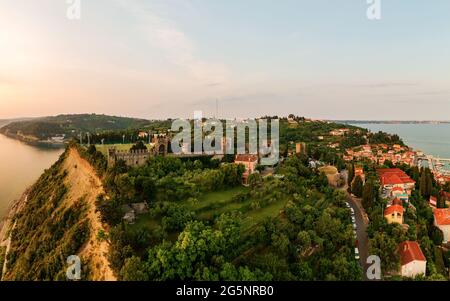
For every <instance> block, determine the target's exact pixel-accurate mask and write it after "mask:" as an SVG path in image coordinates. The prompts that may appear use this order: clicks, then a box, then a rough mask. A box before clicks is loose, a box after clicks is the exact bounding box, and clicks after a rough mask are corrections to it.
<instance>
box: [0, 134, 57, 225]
mask: <svg viewBox="0 0 450 301" xmlns="http://www.w3.org/2000/svg"><path fill="white" fill-rule="evenodd" d="M62 153H63V149H54V148H53V149H52V148H42V147H35V146H29V145H27V144H25V143H22V142H20V141H17V140H14V139H11V138H8V137H6V136H4V135H1V134H0V219H2V218H3V217H5V216H6V214H7V212H8V209H9V207H10V205H11V204H12V202H13V201H14V200H16V199H18V198H20V196H21V195H22V193H23V192H24V191H25V190H26V188H27V187H29V186H30V185H32V184H33V183H34V182H35V181H36V180H37V179H38V178H39V176H40V175H41V174H42V173H43V172H44V170H45V169H47V168H49V167H51V166H52V164H53V163H55V162H56V161H57V160H58V158H59V156H60V155H61V154H62Z"/></svg>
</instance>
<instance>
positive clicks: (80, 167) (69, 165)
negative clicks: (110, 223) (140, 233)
mask: <svg viewBox="0 0 450 301" xmlns="http://www.w3.org/2000/svg"><path fill="white" fill-rule="evenodd" d="M64 168H65V170H67V172H68V174H67V177H66V180H65V181H66V185H67V187H69V192H68V197H67V202H75V201H77V200H79V199H80V198H84V199H85V201H86V202H87V204H88V206H89V209H88V218H89V221H90V224H91V233H90V238H89V241H88V242H87V243H86V244H85V245H84V246H83V248H82V250H81V252H80V254H79V256H80V257H81V258H85V259H88V260H90V261H91V276H92V278H93V279H92V280H97V281H115V280H117V279H116V277H115V276H114V274H113V271H112V269H111V267H110V265H109V261H108V259H107V254H108V251H109V244H108V242H106V241H104V240H103V241H99V240H98V239H97V234H98V232H99V231H100V230H104V231H105V226H104V225H102V223H101V219H100V213H98V212H96V211H95V201H96V199H97V196H98V195H99V194H102V193H104V189H103V185H102V182H101V180H100V179H99V178H98V176H97V174H96V172H95V171H94V169H93V168H92V166H91V165H90V164H89V163H88V162H87V161H86V160H84V159H83V158H81V157H80V155H79V153H78V152H77V151H76V150H75V149H70V150H69V152H68V155H67V158H66V159H65V161H64ZM68 205H70V204H68Z"/></svg>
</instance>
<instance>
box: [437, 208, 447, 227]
mask: <svg viewBox="0 0 450 301" xmlns="http://www.w3.org/2000/svg"><path fill="white" fill-rule="evenodd" d="M434 220H435V221H436V224H437V225H440V226H448V225H450V209H449V208H445V209H435V210H434Z"/></svg>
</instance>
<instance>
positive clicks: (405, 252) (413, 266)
mask: <svg viewBox="0 0 450 301" xmlns="http://www.w3.org/2000/svg"><path fill="white" fill-rule="evenodd" d="M398 251H399V253H400V259H401V271H400V273H401V275H402V276H403V277H408V278H414V277H416V276H418V275H424V276H425V275H426V268H427V259H426V258H425V255H423V253H422V250H421V249H420V246H419V244H418V243H417V242H416V241H405V242H402V243H400V245H399V246H398Z"/></svg>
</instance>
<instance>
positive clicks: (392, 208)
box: [384, 205, 404, 216]
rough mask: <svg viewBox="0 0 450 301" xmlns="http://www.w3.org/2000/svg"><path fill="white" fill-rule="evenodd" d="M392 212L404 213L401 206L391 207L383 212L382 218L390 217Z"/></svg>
mask: <svg viewBox="0 0 450 301" xmlns="http://www.w3.org/2000/svg"><path fill="white" fill-rule="evenodd" d="M394 212H400V213H402V214H403V212H404V209H403V206H401V205H392V206H389V207H387V208H386V209H385V210H384V216H386V215H390V214H392V213H394Z"/></svg>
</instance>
